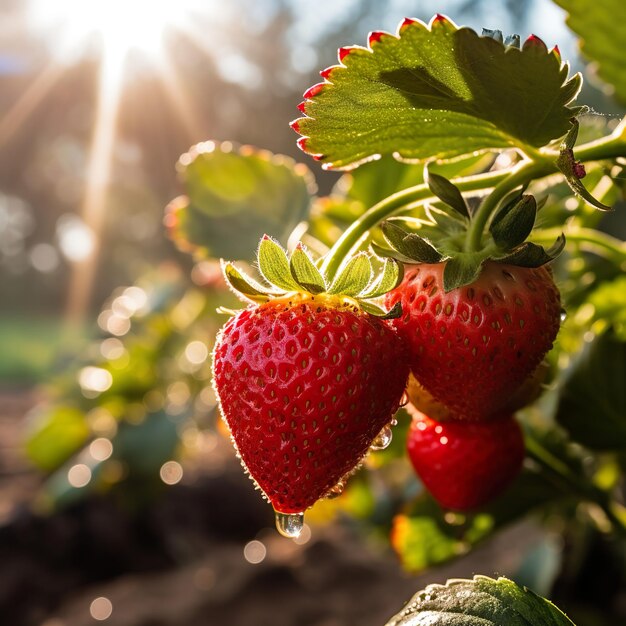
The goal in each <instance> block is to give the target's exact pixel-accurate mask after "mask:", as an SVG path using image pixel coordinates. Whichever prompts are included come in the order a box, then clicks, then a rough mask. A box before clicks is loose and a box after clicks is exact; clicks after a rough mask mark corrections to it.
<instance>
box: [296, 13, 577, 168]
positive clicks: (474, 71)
mask: <svg viewBox="0 0 626 626" xmlns="http://www.w3.org/2000/svg"><path fill="white" fill-rule="evenodd" d="M539 41H540V40H538V39H537V38H532V39H529V40H528V41H527V42H526V43H525V44H524V46H523V47H522V49H521V50H520V49H517V48H514V47H510V46H509V47H507V46H505V45H504V44H502V43H500V42H498V41H496V40H495V39H492V38H490V37H481V36H479V35H478V34H477V33H475V32H474V31H473V30H471V29H468V28H460V29H459V28H457V26H455V25H454V24H453V23H452V22H451V21H450V20H448V19H446V18H443V17H442V16H437V17H436V18H434V19H433V20H432V22H431V24H430V26H426V25H425V24H423V23H422V22H420V21H417V20H405V22H404V23H403V24H402V25H401V26H400V28H399V31H398V36H397V37H395V36H393V35H390V34H387V33H379V34H378V35H377V36H376V37H372V38H370V44H369V47H368V48H362V47H352V48H342V49H341V51H340V58H341V65H337V66H334V67H333V68H329V70H327V71H325V72H324V76H325V79H326V82H324V83H321V84H319V85H317V86H315V87H314V88H312V89H310V90H309V91H308V92H307V93H306V94H305V99H306V101H305V103H304V106H303V110H304V113H305V115H306V117H303V118H300V119H298V120H296V121H295V122H294V123H293V127H294V128H295V129H296V130H297V131H298V132H299V133H300V134H301V135H303V138H302V139H301V140H300V142H299V145H300V147H301V148H302V149H303V150H304V151H305V152H307V153H309V154H312V155H315V156H316V158H317V159H318V160H320V161H321V162H322V163H323V164H324V167H326V168H337V169H346V168H350V167H355V166H357V165H359V164H360V163H362V162H365V161H368V160H371V159H374V158H377V157H378V156H379V155H387V154H390V155H394V156H396V157H397V158H399V159H407V160H417V161H425V160H427V159H428V160H431V159H452V158H456V157H459V156H462V155H467V154H471V153H473V152H477V151H487V150H498V149H506V148H517V149H519V150H521V151H524V149H525V148H527V147H528V146H531V147H541V146H544V145H546V144H548V143H550V142H551V141H553V140H555V139H557V138H559V137H561V136H563V135H564V134H565V133H566V132H567V130H568V128H569V126H570V122H569V119H570V118H571V117H572V116H573V115H575V114H576V113H577V112H578V111H579V109H578V108H571V107H568V106H567V105H568V104H569V103H570V102H571V101H572V100H573V99H574V98H575V97H576V95H577V94H578V92H579V90H580V85H581V77H580V75H575V76H574V77H572V78H569V79H568V71H569V68H568V66H567V65H562V64H561V59H560V55H559V54H558V51H556V50H552V51H548V50H547V49H546V47H545V45H543V43H541V44H540V45H539V43H538V42H539ZM529 42H530V43H529Z"/></svg>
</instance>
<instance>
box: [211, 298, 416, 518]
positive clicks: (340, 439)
mask: <svg viewBox="0 0 626 626" xmlns="http://www.w3.org/2000/svg"><path fill="white" fill-rule="evenodd" d="M399 354H402V345H401V343H400V340H399V338H398V337H397V336H396V334H395V333H394V332H393V330H391V329H390V328H389V327H388V326H386V324H385V323H384V322H383V321H380V320H378V319H377V318H375V317H374V316H372V315H369V314H368V313H364V312H363V311H361V310H360V309H359V308H358V307H356V306H355V305H354V304H353V303H351V302H349V301H346V299H344V298H337V297H332V296H331V297H324V296H313V295H311V296H307V295H304V294H302V295H298V296H294V297H290V298H289V299H275V300H271V301H270V302H267V303H266V304H263V305H261V306H257V307H253V308H249V309H246V310H244V311H242V312H240V313H239V314H238V315H236V316H235V317H233V318H232V319H231V320H230V321H229V322H228V323H227V324H226V326H225V327H224V329H223V331H222V333H221V335H220V337H219V340H218V344H217V347H216V349H215V360H214V363H215V365H214V372H215V386H216V389H217V392H218V394H219V398H220V402H221V406H222V411H223V413H224V417H225V418H226V421H227V423H228V426H229V427H230V430H231V433H232V435H233V439H234V441H235V444H236V446H237V449H238V451H239V454H240V455H241V459H242V461H243V462H244V464H245V466H246V468H247V470H248V471H249V472H250V474H251V476H252V477H253V478H254V479H255V480H256V482H257V483H258V485H259V486H260V487H261V489H262V490H263V492H264V493H265V494H266V495H267V497H268V499H269V500H270V502H271V503H272V505H273V506H274V508H275V509H276V510H277V511H279V512H282V513H299V512H302V511H304V510H305V509H306V508H308V507H310V506H311V505H312V504H314V503H315V501H316V500H318V499H319V498H321V497H322V496H324V494H326V493H327V492H328V491H329V490H330V489H331V488H332V487H333V486H334V485H335V484H336V483H337V482H338V481H339V480H340V479H341V478H342V477H343V476H344V475H345V474H346V473H348V472H350V471H351V470H352V469H353V468H354V467H355V466H356V465H358V463H359V462H360V461H361V459H362V458H363V456H364V455H365V454H366V452H367V450H368V448H369V447H370V445H371V444H372V441H373V440H374V439H375V437H376V435H378V433H379V432H380V431H381V430H382V428H383V427H384V426H385V425H386V424H388V423H389V421H390V420H391V418H392V416H393V414H394V412H395V411H396V409H397V408H398V404H399V401H400V398H401V396H402V392H403V391H404V387H405V383H406V377H407V374H408V368H407V366H406V363H405V360H404V359H400V358H398V355H399Z"/></svg>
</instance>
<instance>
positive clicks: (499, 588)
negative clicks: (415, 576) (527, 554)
mask: <svg viewBox="0 0 626 626" xmlns="http://www.w3.org/2000/svg"><path fill="white" fill-rule="evenodd" d="M452 616H453V617H452ZM452 624H454V626H478V625H479V624H480V626H500V625H503V624H506V626H529V625H530V624H533V626H574V624H573V622H572V621H571V620H570V619H569V618H568V617H567V616H566V615H565V614H564V613H563V612H562V611H560V610H559V609H558V608H557V607H556V606H554V604H552V603H551V602H550V601H549V600H546V599H545V598H542V597H541V596H538V595H537V594H536V593H533V592H532V591H530V589H527V588H526V587H520V586H519V585H517V584H516V583H514V582H513V581H512V580H508V579H507V578H498V579H497V580H494V579H493V578H488V577H487V576H474V578H473V579H472V580H463V579H453V580H449V581H448V582H447V583H446V584H445V585H428V587H426V589H424V590H423V591H419V592H418V593H417V594H415V595H414V596H413V598H412V599H411V600H409V602H408V604H407V607H406V608H405V609H403V610H402V611H401V612H400V613H398V615H396V616H395V617H393V618H392V619H391V620H390V621H389V622H388V623H387V626H452Z"/></svg>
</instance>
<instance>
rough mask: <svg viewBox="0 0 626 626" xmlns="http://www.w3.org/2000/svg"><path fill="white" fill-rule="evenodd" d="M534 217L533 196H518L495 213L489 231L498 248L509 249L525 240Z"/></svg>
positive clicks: (535, 207)
mask: <svg viewBox="0 0 626 626" xmlns="http://www.w3.org/2000/svg"><path fill="white" fill-rule="evenodd" d="M536 217H537V202H536V201H535V198H534V196H530V195H523V196H519V197H518V198H515V199H513V200H511V202H508V203H507V204H505V205H504V206H503V207H502V208H501V209H500V210H499V211H498V212H497V213H496V215H495V217H494V218H493V221H492V222H491V226H490V227H489V231H490V232H491V235H492V237H493V240H494V241H495V242H496V245H497V246H498V248H501V249H502V250H511V249H512V248H515V247H516V246H519V245H520V244H521V243H523V242H524V241H526V237H528V235H530V232H531V231H532V229H533V226H534V225H535V218H536Z"/></svg>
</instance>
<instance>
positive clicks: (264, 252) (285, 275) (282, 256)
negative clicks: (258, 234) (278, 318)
mask: <svg viewBox="0 0 626 626" xmlns="http://www.w3.org/2000/svg"><path fill="white" fill-rule="evenodd" d="M258 259H259V270H260V271H261V274H263V278H265V280H267V282H269V283H270V284H272V285H276V287H280V288H281V289H284V290H286V291H298V290H299V289H300V287H299V285H298V283H297V282H296V281H295V280H294V279H293V276H292V275H291V270H290V268H289V260H288V259H287V253H286V252H285V251H284V250H283V249H282V247H281V246H280V244H278V243H277V242H276V241H274V240H273V239H272V238H271V237H268V236H267V235H264V237H263V239H261V243H260V244H259V255H258Z"/></svg>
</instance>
